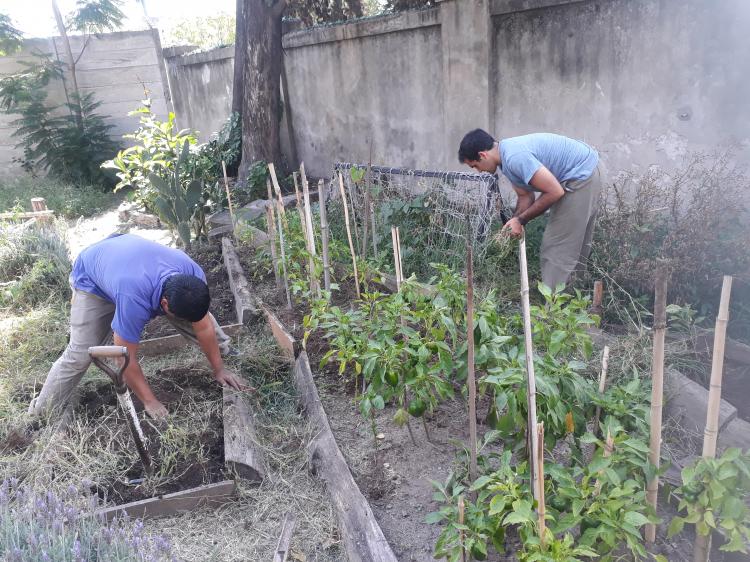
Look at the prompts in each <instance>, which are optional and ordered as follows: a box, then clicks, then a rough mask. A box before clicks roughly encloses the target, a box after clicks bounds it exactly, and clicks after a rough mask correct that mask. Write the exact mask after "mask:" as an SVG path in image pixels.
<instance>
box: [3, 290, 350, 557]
mask: <svg viewBox="0 0 750 562" xmlns="http://www.w3.org/2000/svg"><path fill="white" fill-rule="evenodd" d="M66 306H67V305H66V304H65V303H60V304H59V305H57V306H47V307H45V308H42V309H38V310H35V311H33V312H32V313H31V314H29V315H27V316H25V317H20V316H19V317H9V318H5V319H3V321H2V323H1V324H0V413H2V417H1V419H0V480H2V479H3V478H6V477H17V478H21V479H23V481H24V483H25V484H27V485H28V486H30V487H32V488H34V489H38V490H46V489H64V488H65V487H67V486H68V485H69V484H74V485H76V486H80V484H81V482H86V481H89V482H91V483H93V484H96V483H100V484H106V483H111V482H114V481H116V480H120V481H122V480H123V479H125V478H126V476H125V475H126V473H127V472H128V471H129V470H130V469H131V468H132V467H133V465H134V464H136V463H138V458H137V455H136V454H135V452H134V449H133V447H132V438H131V437H130V434H129V432H128V429H127V427H126V426H125V425H124V423H123V419H122V415H121V413H120V412H119V411H118V409H117V408H116V407H115V406H108V405H105V406H103V407H102V410H101V411H100V413H99V415H97V416H95V417H94V416H92V415H90V414H88V413H87V412H85V411H82V410H76V411H75V412H74V414H73V415H72V417H71V418H70V421H69V423H68V427H67V430H66V431H65V432H62V431H60V430H59V428H58V424H57V423H51V422H57V421H58V420H48V423H43V424H41V426H39V425H36V426H35V425H34V424H33V422H32V420H31V419H29V418H28V416H27V415H26V413H25V412H26V408H27V406H28V401H29V399H30V398H31V396H32V395H33V393H34V389H35V387H38V386H39V384H40V383H41V382H42V381H43V380H44V377H45V376H46V372H47V370H48V369H49V367H50V366H51V364H52V362H54V360H55V359H56V358H57V356H58V354H59V353H60V352H61V351H62V349H64V346H65V339H66V330H65V326H66V324H67V308H66ZM235 345H236V346H237V347H238V348H239V349H240V350H241V351H242V352H243V354H244V356H243V357H241V358H238V359H232V360H230V361H229V362H228V363H229V367H230V368H232V369H234V370H235V371H236V372H239V373H240V374H241V375H242V376H244V377H245V378H247V379H249V380H250V381H252V384H253V385H254V386H255V387H257V388H258V389H259V395H258V398H257V399H256V400H254V401H253V407H254V408H255V410H256V412H257V417H256V421H257V424H258V427H257V429H258V434H259V440H260V441H261V445H262V447H263V449H264V450H265V454H266V459H267V462H268V465H269V471H268V477H267V478H266V480H265V481H264V482H263V483H262V484H261V485H260V486H258V487H250V486H248V485H245V484H244V483H240V486H239V490H240V493H239V497H238V500H237V501H236V502H234V503H232V504H229V505H227V506H225V507H223V508H221V509H219V510H215V511H214V510H203V511H197V512H194V513H188V514H185V515H182V516H178V517H171V518H166V519H161V520H154V521H147V522H146V526H147V530H149V531H153V532H160V533H164V534H166V535H168V536H169V537H171V539H172V542H173V544H174V551H175V554H176V555H177V557H178V558H179V559H183V560H201V561H203V560H264V559H265V560H268V559H271V558H272V556H273V551H274V549H275V546H276V542H277V540H278V533H279V531H280V528H281V522H282V521H283V518H284V515H285V513H286V512H287V511H292V512H294V513H295V515H296V516H297V526H296V529H295V532H294V539H293V542H292V545H293V546H294V548H295V551H294V552H295V553H296V554H298V555H299V556H298V559H306V560H324V561H328V560H341V559H343V555H342V554H341V553H340V550H339V548H338V546H337V545H338V540H339V539H338V534H337V533H338V531H337V526H336V518H335V516H334V513H333V511H332V507H331V504H330V500H329V498H328V496H327V494H326V492H325V489H324V487H323V485H322V483H321V482H320V481H318V480H317V479H316V478H314V477H313V476H312V475H311V474H310V473H309V471H308V465H307V453H306V450H305V446H306V444H307V443H308V442H309V440H310V439H311V438H312V432H311V429H310V427H309V426H308V425H307V423H306V421H305V420H304V418H303V417H302V416H301V415H300V414H299V413H298V412H297V404H296V397H295V395H294V391H293V384H292V379H291V374H290V367H289V365H288V363H287V362H286V360H284V359H283V358H282V357H281V355H280V352H279V351H278V350H277V348H276V346H275V343H274V341H273V339H272V337H271V336H270V334H269V333H267V330H265V327H264V328H263V329H257V330H250V331H249V332H248V333H245V334H243V335H242V336H241V337H240V338H239V340H238V341H236V342H235ZM204 365H205V359H203V357H202V355H201V353H200V351H199V350H197V349H194V348H192V347H190V346H188V347H187V348H185V349H184V350H182V351H180V352H177V353H174V354H171V355H163V356H159V357H155V358H147V359H144V360H143V361H142V366H143V369H144V372H145V373H146V376H147V378H148V379H149V380H150V381H151V382H152V383H153V384H154V385H159V378H160V377H168V376H169V374H168V371H167V374H157V373H159V372H160V371H162V370H166V369H171V370H172V371H174V369H176V368H179V369H180V370H187V371H190V370H194V371H195V374H196V376H208V373H209V371H208V368H207V366H204ZM79 389H80V392H79V393H86V392H91V391H92V390H95V391H97V392H101V393H105V392H107V391H109V389H110V387H109V382H108V379H105V378H104V376H103V375H102V374H101V373H100V372H99V371H98V370H96V369H95V368H92V369H90V370H89V372H88V373H87V374H86V376H85V377H84V380H83V382H82V384H81V385H80V387H79ZM190 390H194V389H187V391H185V392H184V393H183V394H181V398H180V400H179V403H178V404H177V406H176V407H173V408H172V411H171V413H170V420H169V423H168V424H166V425H165V426H157V429H158V430H159V433H160V437H159V440H160V446H161V450H162V452H161V453H160V457H161V459H162V464H161V470H160V472H158V473H157V475H155V477H153V478H152V479H150V480H148V481H147V482H146V483H145V486H146V487H147V488H150V489H151V490H157V489H159V488H160V487H163V486H165V485H166V484H167V483H168V482H169V480H170V479H174V478H177V477H179V476H180V474H179V473H178V472H176V471H175V467H176V466H178V463H177V462H176V461H177V460H178V459H179V458H182V457H185V456H187V455H190V456H193V457H195V456H200V455H201V454H202V451H201V450H200V449H201V445H200V444H199V443H196V442H195V441H194V440H191V439H189V438H188V436H189V435H195V434H199V433H200V432H201V431H202V429H203V428H205V427H206V424H207V420H208V419H209V418H210V417H211V416H212V415H215V414H217V413H218V411H219V410H220V409H221V399H220V396H221V395H220V394H218V395H217V396H218V398H217V397H214V398H213V399H210V400H209V399H207V398H206V397H202V396H199V395H196V393H195V392H190ZM146 423H151V422H149V421H146ZM154 425H155V424H154ZM29 434H31V435H33V441H32V442H30V443H29V444H28V445H27V444H26V443H25V441H26V437H27V436H28V435H29ZM19 439H20V441H19ZM8 442H14V444H15V445H18V444H19V443H20V445H21V447H17V448H14V449H13V450H10V449H9V448H5V449H4V444H7V443H8ZM25 445H27V446H25ZM123 451H131V454H130V455H123ZM164 459H167V460H168V462H164ZM172 461H174V462H172ZM114 499H116V498H114Z"/></svg>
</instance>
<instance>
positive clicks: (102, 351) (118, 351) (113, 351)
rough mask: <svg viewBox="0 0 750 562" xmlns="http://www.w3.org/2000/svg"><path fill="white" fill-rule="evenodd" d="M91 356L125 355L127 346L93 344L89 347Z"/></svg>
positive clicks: (126, 354)
mask: <svg viewBox="0 0 750 562" xmlns="http://www.w3.org/2000/svg"><path fill="white" fill-rule="evenodd" d="M89 355H90V356H91V357H127V356H128V348H127V347H124V346H122V345H95V346H93V347H89Z"/></svg>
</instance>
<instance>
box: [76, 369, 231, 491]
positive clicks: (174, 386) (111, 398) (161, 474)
mask: <svg viewBox="0 0 750 562" xmlns="http://www.w3.org/2000/svg"><path fill="white" fill-rule="evenodd" d="M149 379H150V380H149V382H150V385H151V388H152V389H153V391H154V394H155V395H156V397H157V398H158V399H159V400H160V401H161V402H162V403H163V404H164V405H165V406H166V407H167V409H168V410H169V412H170V418H169V420H168V421H167V422H165V423H161V422H155V421H152V420H150V419H149V418H147V417H145V416H143V415H142V414H141V415H139V417H140V418H141V419H142V420H143V421H142V423H141V426H142V428H143V431H144V433H145V435H146V438H147V448H148V451H149V454H150V455H151V457H152V459H153V464H154V470H155V475H156V478H153V479H147V480H145V481H144V483H141V482H140V481H141V480H142V479H143V478H144V476H145V474H144V472H143V467H142V464H141V461H140V458H139V457H138V454H137V452H136V450H135V446H134V444H133V438H132V436H131V435H130V432H129V430H128V427H127V421H126V417H125V415H124V413H123V412H122V409H121V408H119V407H118V405H117V398H116V395H115V393H114V390H113V388H112V385H111V384H110V383H106V382H105V383H99V384H98V385H97V386H94V387H93V388H92V387H89V388H88V389H87V390H86V391H85V393H84V394H83V395H82V397H81V400H80V403H79V405H78V412H79V413H80V414H82V415H83V418H84V419H85V420H86V422H87V423H90V424H91V425H92V426H93V427H95V428H96V429H95V430H94V431H93V433H92V434H91V436H90V439H91V440H92V443H95V444H98V445H99V446H100V447H101V448H102V450H105V451H106V452H107V454H111V455H115V456H117V457H118V459H119V464H120V468H121V470H120V471H119V472H118V473H117V474H116V475H114V474H113V475H112V477H111V478H110V479H109V480H102V481H99V482H97V483H96V492H97V494H98V495H99V496H100V497H101V498H102V499H103V500H106V502H107V503H109V504H113V503H114V504H121V503H127V502H132V501H137V500H142V499H146V498H150V497H153V496H159V495H162V494H168V493H171V492H177V491H182V490H186V489H189V488H194V487H197V486H202V485H204V484H213V483H216V482H220V481H222V480H225V479H226V478H227V471H226V470H225V467H224V427H223V420H222V389H221V387H220V386H219V385H218V384H216V382H215V381H214V380H213V378H212V377H211V374H210V371H209V370H208V369H207V368H206V367H204V366H202V365H201V366H187V367H164V368H161V369H157V371H156V372H155V373H154V376H153V377H149ZM133 402H134V404H135V407H136V411H137V412H139V414H140V413H141V412H142V411H143V405H142V404H141V403H140V401H139V400H138V398H137V397H135V396H134V395H133Z"/></svg>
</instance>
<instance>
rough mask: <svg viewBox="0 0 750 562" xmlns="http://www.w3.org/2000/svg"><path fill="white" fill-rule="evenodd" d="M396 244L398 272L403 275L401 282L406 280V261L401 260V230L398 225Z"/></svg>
mask: <svg viewBox="0 0 750 562" xmlns="http://www.w3.org/2000/svg"><path fill="white" fill-rule="evenodd" d="M396 246H397V247H398V274H399V276H400V277H401V283H403V282H404V262H403V261H402V260H401V231H400V230H399V227H396Z"/></svg>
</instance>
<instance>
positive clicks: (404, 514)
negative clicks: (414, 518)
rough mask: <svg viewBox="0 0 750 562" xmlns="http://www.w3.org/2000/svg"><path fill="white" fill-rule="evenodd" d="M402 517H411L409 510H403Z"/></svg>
mask: <svg viewBox="0 0 750 562" xmlns="http://www.w3.org/2000/svg"><path fill="white" fill-rule="evenodd" d="M401 517H409V512H408V511H402V512H401Z"/></svg>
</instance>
